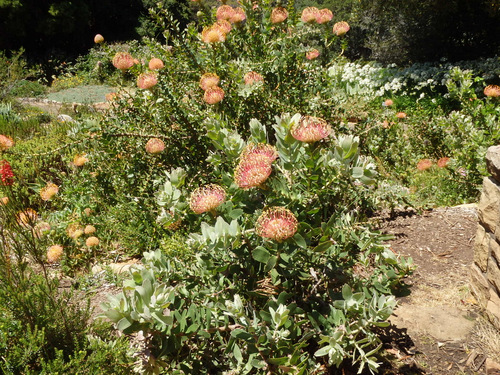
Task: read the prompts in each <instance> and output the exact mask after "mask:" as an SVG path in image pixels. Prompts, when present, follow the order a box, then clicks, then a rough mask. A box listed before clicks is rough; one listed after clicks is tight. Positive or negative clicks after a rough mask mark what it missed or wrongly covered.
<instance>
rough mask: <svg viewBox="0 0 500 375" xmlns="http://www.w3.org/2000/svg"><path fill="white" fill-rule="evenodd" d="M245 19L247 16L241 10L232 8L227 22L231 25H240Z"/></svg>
mask: <svg viewBox="0 0 500 375" xmlns="http://www.w3.org/2000/svg"><path fill="white" fill-rule="evenodd" d="M246 19H247V15H246V14H245V11H244V10H243V8H234V9H233V13H232V14H231V17H230V18H229V22H231V23H236V24H237V23H240V22H243V21H245V20H246Z"/></svg>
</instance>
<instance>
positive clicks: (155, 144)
mask: <svg viewBox="0 0 500 375" xmlns="http://www.w3.org/2000/svg"><path fill="white" fill-rule="evenodd" d="M163 150H165V143H164V142H163V141H162V140H161V139H158V138H150V139H149V140H148V141H147V142H146V152H148V153H150V154H159V153H160V152H163Z"/></svg>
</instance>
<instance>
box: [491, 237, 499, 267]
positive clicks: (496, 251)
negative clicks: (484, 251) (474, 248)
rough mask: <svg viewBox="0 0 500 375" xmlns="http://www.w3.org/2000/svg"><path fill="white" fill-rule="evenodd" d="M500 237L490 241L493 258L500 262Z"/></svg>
mask: <svg viewBox="0 0 500 375" xmlns="http://www.w3.org/2000/svg"><path fill="white" fill-rule="evenodd" d="M498 240H499V239H498V237H497V238H496V240H495V239H493V241H491V242H490V252H491V255H492V256H493V258H495V260H496V261H497V263H498V264H500V243H498Z"/></svg>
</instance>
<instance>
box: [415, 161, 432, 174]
mask: <svg viewBox="0 0 500 375" xmlns="http://www.w3.org/2000/svg"><path fill="white" fill-rule="evenodd" d="M430 167H432V161H431V160H429V159H422V160H420V161H419V162H418V163H417V169H418V170H419V171H425V170H427V169H429V168H430Z"/></svg>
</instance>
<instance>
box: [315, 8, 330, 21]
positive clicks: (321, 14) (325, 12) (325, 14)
mask: <svg viewBox="0 0 500 375" xmlns="http://www.w3.org/2000/svg"><path fill="white" fill-rule="evenodd" d="M332 18H333V13H332V11H331V10H330V9H327V8H325V9H321V10H319V11H318V14H317V16H316V22H317V23H319V24H323V23H327V22H330V21H331V20H332Z"/></svg>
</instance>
